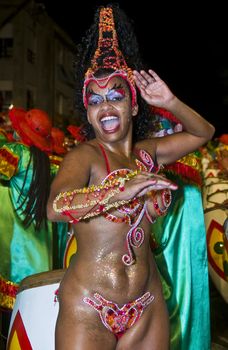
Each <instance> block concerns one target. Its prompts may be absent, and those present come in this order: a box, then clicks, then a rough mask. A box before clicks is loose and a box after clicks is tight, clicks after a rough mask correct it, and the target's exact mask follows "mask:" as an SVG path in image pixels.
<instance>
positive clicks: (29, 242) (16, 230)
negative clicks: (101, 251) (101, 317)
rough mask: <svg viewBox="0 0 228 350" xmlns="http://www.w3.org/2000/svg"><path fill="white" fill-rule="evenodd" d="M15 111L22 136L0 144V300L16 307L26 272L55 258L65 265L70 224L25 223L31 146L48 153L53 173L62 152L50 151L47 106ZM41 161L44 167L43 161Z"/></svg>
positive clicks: (48, 266)
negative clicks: (16, 300)
mask: <svg viewBox="0 0 228 350" xmlns="http://www.w3.org/2000/svg"><path fill="white" fill-rule="evenodd" d="M30 112H31V111H30ZM10 113H11V114H10V117H11V120H12V123H13V126H14V129H15V130H16V131H17V132H18V134H20V135H21V141H20V142H13V143H12V142H8V143H6V144H5V145H4V146H2V147H1V148H0V179H1V181H2V185H1V187H0V191H1V202H2V203H4V205H1V218H0V233H1V244H0V256H1V263H0V275H1V278H0V306H2V307H3V308H6V309H10V310H11V309H12V308H13V305H14V302H15V297H16V292H17V289H18V284H19V283H20V281H21V280H22V279H23V278H25V277H27V276H29V275H32V274H35V273H39V272H44V271H49V270H52V269H53V264H54V265H56V266H57V267H56V268H60V267H61V266H62V261H63V260H62V259H63V254H64V249H65V244H66V238H67V237H66V236H67V229H68V227H67V224H65V223H58V224H57V225H55V226H54V225H53V224H52V223H51V222H47V228H46V227H44V225H42V226H41V227H40V228H39V229H38V230H36V229H35V225H34V223H31V224H30V225H29V226H28V227H26V226H25V225H24V224H23V220H24V218H25V214H24V209H25V206H26V203H27V201H25V202H24V199H25V198H27V196H28V191H29V188H30V185H31V182H32V177H33V168H34V164H33V161H32V160H31V152H30V147H29V146H31V145H32V144H33V145H34V144H35V145H36V147H38V148H39V149H42V150H44V151H45V152H48V153H49V160H50V171H51V176H52V177H54V176H55V175H56V173H57V171H58V168H59V164H60V158H59V157H57V156H54V155H52V154H51V139H49V132H50V131H51V124H50V122H49V118H48V117H47V116H46V114H45V113H44V112H42V111H39V110H32V113H30V114H29V113H28V112H27V113H26V112H25V111H24V110H22V109H17V108H14V109H13V110H12V111H11V112H10ZM39 113H40V114H39ZM25 117H27V120H26V118H25ZM38 127H39V129H37V128H38ZM37 130H39V131H37ZM38 166H41V167H42V164H38ZM25 178H26V182H25ZM3 184H4V186H3ZM22 189H23V191H22V193H21V190H22ZM27 200H28V199H27ZM54 232H55V233H54ZM54 235H56V236H55V237H54ZM54 240H55V241H57V242H58V243H57V244H58V252H54V251H53V250H54V249H53V243H54ZM57 255H58V257H57ZM54 257H55V258H54ZM54 259H56V260H55V261H53V260H54ZM57 260H58V261H57Z"/></svg>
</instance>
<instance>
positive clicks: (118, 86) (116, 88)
mask: <svg viewBox="0 0 228 350" xmlns="http://www.w3.org/2000/svg"><path fill="white" fill-rule="evenodd" d="M121 88H123V85H122V84H118V85H117V84H116V83H115V84H114V85H113V86H112V87H111V88H110V89H108V93H109V91H111V90H118V89H121ZM87 93H88V94H91V95H99V94H98V93H96V92H95V91H93V89H91V88H89V89H88V91H87Z"/></svg>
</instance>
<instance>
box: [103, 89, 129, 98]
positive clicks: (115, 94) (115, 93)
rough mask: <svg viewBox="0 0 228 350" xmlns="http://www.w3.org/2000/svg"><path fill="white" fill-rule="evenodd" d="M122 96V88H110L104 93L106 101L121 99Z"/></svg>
mask: <svg viewBox="0 0 228 350" xmlns="http://www.w3.org/2000/svg"><path fill="white" fill-rule="evenodd" d="M124 97H125V91H124V89H112V90H110V91H109V92H108V93H107V94H106V100H107V101H121V100H122V99H123V98H124Z"/></svg>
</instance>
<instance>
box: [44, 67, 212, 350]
mask: <svg viewBox="0 0 228 350" xmlns="http://www.w3.org/2000/svg"><path fill="white" fill-rule="evenodd" d="M133 77H134V80H135V83H136V86H137V87H138V88H139V90H140V93H141V97H142V98H143V99H144V100H145V101H146V102H147V103H148V104H149V105H153V106H157V107H162V108H165V109H166V110H168V111H170V112H172V113H173V114H174V115H175V116H176V117H177V118H178V119H179V120H180V121H181V123H182V125H183V132H180V133H176V134H172V135H168V136H164V137H162V138H161V137H158V138H154V139H150V140H142V141H138V142H136V143H134V144H133V140H132V129H133V120H134V118H137V114H138V104H137V102H136V101H135V102H134V103H132V96H133V95H132V88H131V87H130V86H129V83H128V81H127V80H126V79H125V77H124V76H123V77H122V76H121V75H120V74H119V73H117V74H116V75H115V74H112V75H110V74H108V75H103V76H102V78H103V82H102V85H101V84H100V82H99V79H100V77H99V79H97V78H96V74H95V79H93V78H92V79H90V80H89V82H88V81H86V87H85V88H84V90H83V96H84V105H85V107H86V108H87V118H88V121H89V123H91V125H92V127H93V129H94V132H95V138H94V139H92V140H90V141H88V142H85V143H83V144H81V145H79V146H78V147H76V148H75V149H73V150H72V151H70V152H69V153H68V154H67V155H66V156H65V158H64V160H63V162H62V164H61V167H60V170H59V172H58V174H57V176H56V178H55V179H54V181H53V183H52V188H51V193H50V197H49V204H48V217H49V219H51V220H52V221H71V222H72V225H73V226H74V230H75V236H76V239H77V244H78V250H77V253H76V254H75V256H73V258H72V260H71V263H70V266H69V268H68V269H67V272H66V274H65V276H64V278H63V280H62V282H61V284H60V289H59V294H58V298H59V306H60V312H59V315H58V320H57V325H56V350H63V349H64V350H65V349H69V350H71V349H83V350H85V349H86V350H98V349H102V348H103V349H105V350H114V349H117V350H121V349H125V350H127V349H133V350H138V349H145V350H147V349H148V350H149V349H155V350H168V349H169V317H168V312H167V307H166V304H165V301H164V297H163V293H162V286H161V281H160V278H159V274H158V271H157V267H156V264H155V261H154V258H153V254H152V251H151V247H150V231H151V222H153V220H156V217H157V216H160V215H164V214H165V212H166V210H167V209H168V207H169V204H170V201H171V191H173V190H175V189H176V188H177V186H176V185H175V184H173V183H172V182H171V181H169V180H168V179H166V178H164V177H163V176H161V175H159V174H158V173H157V171H158V169H159V165H161V164H169V163H172V162H174V161H176V160H177V159H180V158H181V157H182V156H184V155H186V154H188V153H190V152H192V151H193V150H195V149H197V148H198V147H199V146H200V145H202V144H204V143H205V142H207V140H209V139H210V138H211V137H212V135H213V133H214V128H213V126H212V125H211V124H209V123H208V122H207V121H206V120H205V119H204V118H202V117H201V116H200V115H199V114H198V113H197V112H196V111H194V110H192V109H191V108H190V107H188V106H187V105H186V104H184V103H183V102H182V101H180V100H179V99H178V98H177V97H176V96H175V95H174V94H173V93H172V92H171V90H170V89H169V87H168V86H167V85H166V83H165V82H164V81H163V80H162V79H161V78H160V77H159V76H158V75H157V74H156V73H155V72H154V71H152V70H149V71H147V72H146V71H134V72H133ZM86 79H87V77H86ZM134 98H135V97H134ZM156 160H157V161H156ZM75 189H76V191H74V190H75ZM107 198H108V200H106V199H107ZM53 203H54V208H53ZM118 203H120V205H118Z"/></svg>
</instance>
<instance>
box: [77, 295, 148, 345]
mask: <svg viewBox="0 0 228 350" xmlns="http://www.w3.org/2000/svg"><path fill="white" fill-rule="evenodd" d="M93 297H94V298H95V299H97V300H98V303H97V302H96V301H94V300H92V299H91V298H88V297H85V298H83V301H84V302H85V303H86V304H89V305H90V306H91V307H92V308H94V309H95V310H96V311H97V312H98V313H99V316H100V318H101V321H102V323H103V325H104V326H105V327H106V328H107V329H109V330H110V331H111V332H112V333H114V335H115V336H116V337H117V338H118V339H119V338H120V337H121V336H122V335H123V334H124V333H125V332H126V330H127V329H129V328H130V327H132V326H133V325H134V324H135V322H136V321H137V320H138V319H139V318H140V317H141V316H142V313H143V311H144V309H145V308H146V307H147V306H148V305H149V304H150V303H151V302H152V301H153V300H154V296H153V295H151V294H150V292H146V293H145V294H143V296H141V297H140V298H138V299H136V300H134V301H131V302H129V303H127V304H124V305H123V306H122V307H121V308H119V306H118V305H117V304H116V303H113V302H112V301H109V300H106V299H105V298H103V297H102V296H101V295H100V294H98V293H95V294H94V295H93Z"/></svg>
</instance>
